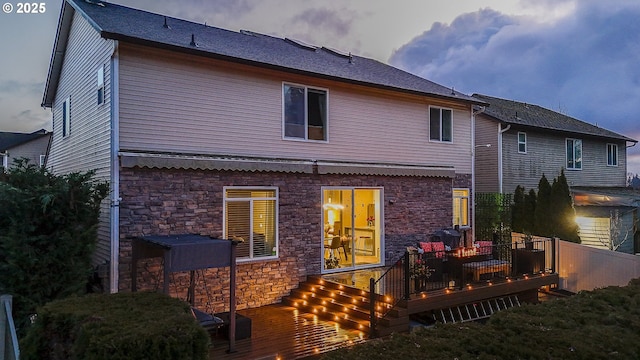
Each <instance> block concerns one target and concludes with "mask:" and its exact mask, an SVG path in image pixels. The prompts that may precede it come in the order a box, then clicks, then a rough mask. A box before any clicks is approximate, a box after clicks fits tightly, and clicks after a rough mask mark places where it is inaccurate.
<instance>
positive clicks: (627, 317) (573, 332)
mask: <svg viewBox="0 0 640 360" xmlns="http://www.w3.org/2000/svg"><path fill="white" fill-rule="evenodd" d="M321 359H324V360H332V359H335V360H338V359H349V360H352V359H366V360H374V359H398V360H400V359H459V360H462V359H563V360H564V359H640V279H635V280H633V281H631V282H630V284H629V285H628V286H625V287H608V288H604V289H597V290H594V291H588V292H581V293H579V294H576V295H575V296H572V297H569V298H563V299H557V300H552V301H548V302H544V303H541V304H537V305H524V306H522V307H519V308H513V309H510V310H505V311H501V312H499V313H497V314H495V315H493V316H492V317H491V318H490V319H489V321H487V322H486V323H485V324H480V323H463V324H447V325H437V326H435V327H433V328H429V329H420V330H418V331H415V332H413V333H411V334H394V335H392V336H390V337H387V338H383V339H374V340H370V341H368V342H367V343H365V344H361V345H356V346H353V347H351V348H348V349H342V350H337V351H334V352H331V353H327V354H325V355H324V356H322V357H321Z"/></svg>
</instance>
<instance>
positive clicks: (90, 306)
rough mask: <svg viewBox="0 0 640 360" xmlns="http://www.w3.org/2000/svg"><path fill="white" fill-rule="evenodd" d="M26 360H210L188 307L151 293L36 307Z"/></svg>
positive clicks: (93, 296)
mask: <svg viewBox="0 0 640 360" xmlns="http://www.w3.org/2000/svg"><path fill="white" fill-rule="evenodd" d="M20 346H21V349H22V352H21V355H22V356H21V357H22V358H23V359H27V360H28V359H45V360H46V359H51V360H57V359H96V360H100V359H109V360H114V359H116V360H117V359H127V360H130V359H133V360H135V359H207V357H208V352H209V335H208V333H207V332H206V331H205V330H204V328H202V327H201V326H200V325H199V324H198V323H197V322H196V321H195V319H194V318H193V316H192V315H191V312H190V308H189V304H187V303H185V302H183V301H181V300H178V299H175V298H171V297H169V296H167V295H163V294H160V293H153V292H137V293H118V294H110V295H108V294H90V295H86V296H83V297H77V296H74V297H70V298H67V299H63V300H57V301H53V302H50V303H48V304H46V305H45V306H43V307H41V308H39V309H38V315H37V319H36V321H35V323H34V325H33V326H31V327H30V328H29V330H28V332H27V335H26V337H25V338H24V339H23V340H22V342H21V344H20Z"/></svg>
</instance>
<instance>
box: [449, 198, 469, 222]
mask: <svg viewBox="0 0 640 360" xmlns="http://www.w3.org/2000/svg"><path fill="white" fill-rule="evenodd" d="M456 225H458V226H460V227H468V226H469V189H453V226H456Z"/></svg>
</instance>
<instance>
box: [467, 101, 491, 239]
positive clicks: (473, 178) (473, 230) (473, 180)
mask: <svg viewBox="0 0 640 360" xmlns="http://www.w3.org/2000/svg"><path fill="white" fill-rule="evenodd" d="M486 109H487V108H486V107H485V106H481V107H480V108H479V109H478V110H477V111H474V110H473V107H471V201H470V204H469V206H470V207H471V241H476V211H475V210H476V207H475V206H474V205H473V204H475V203H476V115H478V114H481V113H483V112H484V111H485V110H486Z"/></svg>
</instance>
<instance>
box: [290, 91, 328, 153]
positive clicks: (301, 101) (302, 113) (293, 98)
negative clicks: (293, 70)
mask: <svg viewBox="0 0 640 360" xmlns="http://www.w3.org/2000/svg"><path fill="white" fill-rule="evenodd" d="M282 95H283V120H284V124H283V126H284V137H285V138H294V139H302V140H320V141H326V140H327V118H328V116H327V98H328V95H327V91H326V90H321V89H314V88H310V87H306V86H298V85H289V84H283V94H282Z"/></svg>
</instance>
